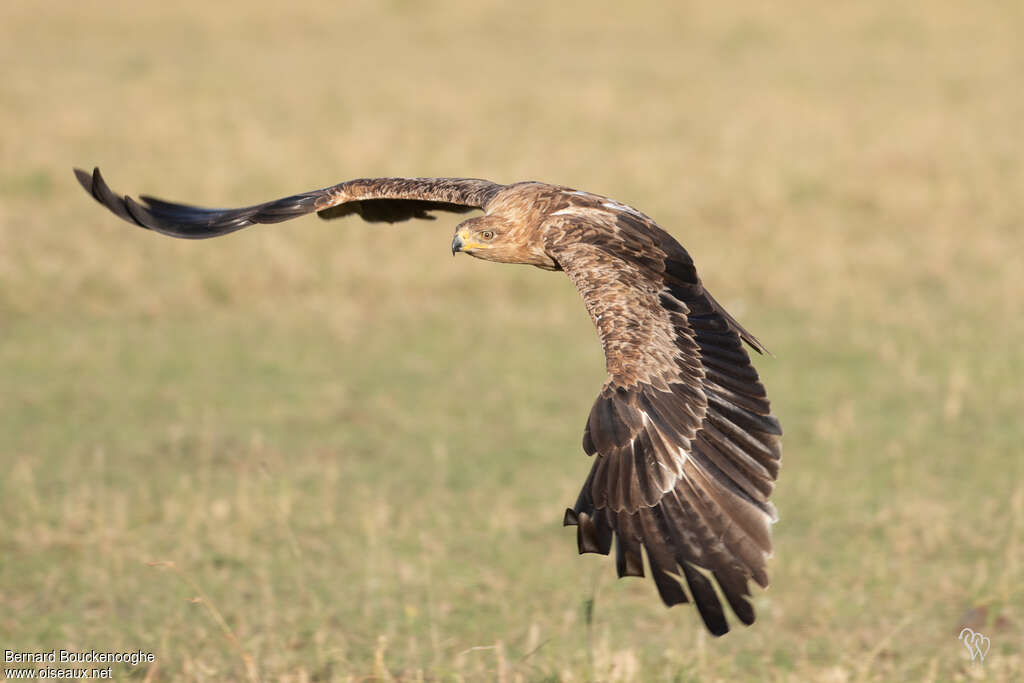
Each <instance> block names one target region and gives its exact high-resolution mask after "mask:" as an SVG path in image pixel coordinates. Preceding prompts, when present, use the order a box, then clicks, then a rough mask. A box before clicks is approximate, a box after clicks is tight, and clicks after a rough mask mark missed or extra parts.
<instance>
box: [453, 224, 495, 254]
mask: <svg viewBox="0 0 1024 683" xmlns="http://www.w3.org/2000/svg"><path fill="white" fill-rule="evenodd" d="M489 248H490V247H489V246H488V245H486V244H484V243H483V242H474V241H473V240H472V239H470V236H469V230H466V229H465V228H463V229H461V230H459V231H458V232H456V233H455V237H453V238H452V256H455V254H457V253H459V252H460V251H463V252H466V253H469V252H470V251H472V250H473V249H489Z"/></svg>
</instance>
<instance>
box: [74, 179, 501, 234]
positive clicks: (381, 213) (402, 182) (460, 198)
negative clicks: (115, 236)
mask: <svg viewBox="0 0 1024 683" xmlns="http://www.w3.org/2000/svg"><path fill="white" fill-rule="evenodd" d="M75 177H76V178H78V182H79V183H81V184H82V187H84V188H85V191H86V192H88V193H89V194H90V195H92V197H93V198H94V199H95V200H96V201H98V202H99V203H100V204H102V205H103V206H105V207H107V208H108V209H109V210H110V211H111V212H112V213H113V214H114V215H116V216H118V217H120V218H122V219H124V220H126V221H128V222H129V223H134V224H135V225H139V226H141V227H144V228H147V229H149V230H154V231H156V232H160V233H163V234H165V235H170V236H172V237H182V238H186V239H205V238H208V237H217V236H218V235H225V234H227V233H229V232H234V231H235V230H241V229H242V228H247V227H249V226H250V225H254V224H257V223H280V222H281V221H286V220H289V219H291V218H295V217H297V216H303V215H305V214H308V213H313V212H314V211H315V212H317V213H319V215H320V216H321V217H322V218H327V219H329V218H338V217H341V216H347V215H350V214H357V215H359V216H361V217H362V218H363V220H366V221H370V222H380V221H383V222H388V223H395V222H398V221H405V220H409V219H410V218H427V219H432V218H433V216H431V215H430V212H431V211H451V212H455V213H464V212H466V211H472V210H473V209H486V207H487V203H488V202H489V201H490V199H491V198H492V197H493V196H494V195H495V194H496V193H497V192H498V191H499V190H500V189H501V188H502V187H503V186H502V185H498V184H496V183H492V182H490V181H488V180H479V179H476V178H363V179H359V180H350V181H347V182H344V183H340V184H338V185H333V186H331V187H326V188H323V189H321V190H312V191H310V192H303V193H301V194H296V195H292V196H290V197H284V198H283V199H277V200H274V201H271V202H265V203H263V204H256V205H255V206H247V207H243V208H240V209H204V208H200V207H198V206H190V205H188V204H177V203H174V202H168V201H164V200H162V199H156V198H155V197H149V196H146V195H142V196H141V197H140V199H141V202H142V203H139V202H137V201H135V200H134V199H132V198H131V197H129V196H127V195H125V196H120V195H117V194H114V192H112V191H111V189H110V187H108V186H107V183H106V182H105V181H104V180H103V176H102V175H100V170H99V169H98V168H97V169H94V170H93V172H92V173H91V174H90V173H87V172H85V171H83V170H81V169H77V168H76V169H75Z"/></svg>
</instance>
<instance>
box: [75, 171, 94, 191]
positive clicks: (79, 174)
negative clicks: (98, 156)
mask: <svg viewBox="0 0 1024 683" xmlns="http://www.w3.org/2000/svg"><path fill="white" fill-rule="evenodd" d="M74 171H75V178H77V179H78V183H79V184H80V185H81V186H82V187H83V188H84V189H85V191H86V192H88V193H89V194H92V174H91V173H87V172H86V171H83V170H82V169H80V168H76V169H74ZM96 172H97V173H98V172H99V169H98V168H97V169H96Z"/></svg>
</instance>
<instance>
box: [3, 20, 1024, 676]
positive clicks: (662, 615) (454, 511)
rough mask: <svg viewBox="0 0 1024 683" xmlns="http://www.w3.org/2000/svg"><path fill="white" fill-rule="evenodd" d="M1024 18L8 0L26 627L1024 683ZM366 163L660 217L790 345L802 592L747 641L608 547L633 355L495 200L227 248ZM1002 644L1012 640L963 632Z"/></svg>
mask: <svg viewBox="0 0 1024 683" xmlns="http://www.w3.org/2000/svg"><path fill="white" fill-rule="evenodd" d="M1022 26H1024V9H1022V6H1021V5H1020V4H1019V3H1014V2H996V1H992V2H978V3H971V4H969V5H968V4H963V3H927V4H925V3H900V2H896V3H893V2H881V1H874V0H871V1H868V2H861V3H856V4H845V5H841V6H839V5H835V4H825V5H823V4H821V3H817V2H795V3H787V4H785V5H781V6H774V7H771V8H769V7H768V6H764V7H755V6H754V5H753V4H752V3H750V4H748V3H717V4H714V5H711V4H710V3H707V4H698V3H663V2H636V3H631V4H630V8H629V10H628V11H627V10H624V9H623V5H622V3H618V2H592V3H588V4H587V5H585V6H575V7H574V6H572V5H570V4H568V3H550V2H533V1H532V0H524V1H523V2H518V3H515V5H514V6H513V5H509V4H507V3H498V2H489V1H485V0H477V1H475V2H449V3H442V2H422V3H420V2H409V1H400V0H394V1H391V2H370V1H364V2H321V3H316V2H303V1H295V2H290V3H280V2H266V1H264V0H250V1H249V2H245V3H236V2H225V3H210V2H202V3H200V2H181V3H164V4H157V3H140V2H112V1H108V2H104V3H100V4H94V3H76V2H65V1H58V2H53V3H45V4H43V3H38V2H25V1H22V0H7V2H5V3H4V4H3V7H2V9H0V56H2V60H3V64H4V65H5V67H4V69H3V77H2V78H0V125H2V129H3V131H4V132H3V134H2V138H0V140H2V142H0V517H2V520H3V524H2V526H0V558H2V559H0V642H2V643H3V645H4V647H5V648H14V649H17V650H30V651H33V650H34V651H38V650H49V649H52V648H58V649H59V648H64V649H71V650H88V649H91V648H95V649H97V650H136V649H142V650H145V651H150V652H153V653H154V655H155V657H156V662H155V663H154V664H153V665H149V666H140V667H136V668H130V667H122V668H120V669H118V670H117V671H115V675H116V676H118V677H121V678H128V679H135V678H137V679H139V680H143V679H144V680H147V681H164V680H166V681H170V680H186V681H218V680H250V681H252V680H282V681H314V680H315V681H335V680H338V681H341V680H364V679H375V680H388V679H390V678H395V679H404V680H488V679H498V680H509V681H512V680H552V681H554V680H566V681H584V680H604V681H652V680H677V681H691V680H694V681H696V680H722V681H732V680H744V679H746V680H779V681H836V682H841V681H859V680H865V681H895V680H932V681H940V680H941V681H945V680H1021V679H1022V677H1024V654H1022V646H1024V567H1022V560H1024V552H1022V548H1021V536H1022V533H1024V477H1022V475H1024V466H1022V457H1021V441H1022V439H1024V421H1022V420H1021V419H1020V408H1021V404H1022V401H1024V390H1022V386H1021V376H1022V372H1024V348H1022V345H1021V342H1020V338H1021V336H1022V334H1024V323H1022V320H1024V315H1022V314H1024V300H1022V296H1021V288H1022V285H1021V281H1022V276H1024V269H1022V267H1021V253H1022V247H1024V237H1022V234H1024V232H1022V215H1024V172H1022V150H1024V144H1022V143H1024V139H1022V137H1024V136H1022V133H1021V122H1022V121H1024V89H1022V87H1021V86H1022V75H1024V42H1022V41H1021V28H1022ZM93 165H99V166H100V167H101V168H102V169H103V170H104V173H105V175H106V177H107V179H108V181H109V182H110V183H111V185H112V187H113V188H114V189H115V190H116V191H120V192H130V193H149V194H153V195H156V196H159V197H164V198H167V199H172V200H184V201H190V202H194V203H198V204H201V205H210V206H240V205H245V204H251V203H257V202H261V201H265V200H268V199H271V198H275V197H279V196H284V195H287V194H292V193H295V192H299V191H304V190H308V189H312V188H316V187H322V186H326V185H330V184H333V183H335V182H338V181H341V180H345V179H349V178H354V177H362V176H377V175H400V176H401V175H411V176H435V175H436V176H446V175H454V176H477V177H484V178H489V179H493V180H496V181H499V182H512V181H517V180H526V179H536V180H544V181H549V182H554V183H559V184H565V185H570V186H574V187H579V188H583V189H586V190H589V191H592V192H597V193H600V194H605V195H610V196H613V197H615V198H616V199H619V200H621V201H624V202H627V203H629V204H632V205H634V206H637V207H639V208H640V209H641V210H643V211H644V212H646V213H647V214H649V215H651V216H652V217H654V218H655V219H656V220H657V221H658V222H659V223H660V224H661V225H662V226H664V227H665V228H666V229H667V230H669V231H670V232H671V233H672V234H673V235H675V236H676V237H677V238H678V239H679V240H680V242H682V243H683V244H684V245H685V246H686V247H687V248H688V249H689V250H690V252H691V254H692V255H693V257H694V259H695V260H696V262H697V265H698V267H699V268H700V272H701V274H702V275H703V278H704V281H705V283H706V284H707V286H708V288H709V289H710V290H711V291H712V292H714V294H715V296H716V297H717V298H718V299H719V300H720V301H722V302H723V303H724V304H725V305H726V307H727V308H728V309H729V310H730V311H731V312H732V313H733V314H734V315H735V316H736V317H737V318H739V319H740V320H741V321H742V322H743V323H744V325H745V326H746V327H748V328H749V329H750V330H751V331H752V332H754V333H755V334H756V335H757V336H758V337H759V338H760V339H761V340H762V341H763V342H764V343H765V344H766V345H767V346H768V348H769V349H771V350H772V352H773V353H774V357H764V358H758V359H757V360H756V362H757V366H758V368H759V370H760V371H761V373H762V376H763V378H764V381H765V384H766V386H767V387H768V390H769V395H770V397H771V398H772V400H773V407H774V409H775V412H776V414H777V415H778V416H779V417H780V419H781V421H782V424H783V427H784V429H785V432H786V436H785V439H784V442H783V443H784V460H783V469H782V473H781V478H780V481H779V485H778V489H777V491H776V495H775V501H776V503H777V506H778V508H779V511H780V521H779V523H778V524H777V525H776V526H775V537H776V553H775V558H774V559H773V561H772V563H771V566H770V569H771V575H772V586H771V587H770V588H769V589H768V590H767V591H755V592H754V602H755V606H756V609H757V613H758V621H757V623H756V624H755V625H754V626H753V627H751V628H742V627H740V628H738V629H734V631H733V632H732V633H730V634H729V635H727V636H726V637H724V638H721V639H712V638H710V637H708V635H707V634H706V633H705V632H704V629H703V627H702V626H701V624H700V620H699V618H698V617H697V615H696V613H695V612H694V611H693V610H692V609H691V608H689V607H678V608H675V609H672V610H666V609H665V608H664V607H662V605H661V603H660V601H659V599H658V597H657V594H656V591H655V589H654V587H653V585H651V582H650V580H649V579H644V580H628V581H618V580H616V579H615V570H614V566H613V561H612V560H610V559H609V558H604V557H597V556H591V555H588V556H584V557H578V556H577V554H576V548H575V532H574V530H573V529H563V528H562V527H561V519H562V511H563V510H564V508H565V507H566V506H567V505H569V504H571V503H572V502H573V501H574V500H575V498H576V495H577V493H578V491H579V487H580V485H581V484H582V481H583V479H584V477H585V476H586V473H587V471H588V470H589V467H590V462H589V461H588V459H587V458H586V457H585V456H584V454H583V452H582V450H581V447H580V438H581V434H582V430H583V425H584V422H585V419H586V416H587V413H588V411H589V408H590V405H591V403H592V401H593V399H594V397H595V395H596V393H597V391H598V389H599V387H600V385H601V383H602V381H603V378H604V371H603V360H602V358H601V353H600V345H599V344H598V341H597V338H596V334H595V333H594V331H593V329H592V326H591V323H590V321H589V319H588V318H587V315H586V313H585V311H584V308H583V306H582V304H581V303H580V301H579V298H578V295H577V293H576V292H575V290H574V288H573V287H572V285H571V284H570V283H569V281H568V279H567V278H565V277H563V276H561V275H559V274H551V273H544V272H541V271H539V270H535V269H531V268H523V267H511V266H497V265H494V264H488V263H484V262H480V261H475V260H473V259H470V258H464V257H463V258H455V259H453V258H452V257H451V256H450V254H449V243H450V235H451V232H452V230H453V228H454V225H455V224H456V222H457V221H458V220H459V219H458V218H453V217H442V218H440V219H439V220H438V221H436V222H419V223H406V224H400V225H397V226H387V225H384V226H371V225H367V224H363V223H361V222H359V221H358V220H357V219H347V220H344V221H333V222H330V223H328V222H324V221H319V220H317V219H316V218H313V217H310V218H306V219H303V220H298V221H295V222H292V223H287V224H282V225H277V226H266V227H259V228H255V229H251V230H247V231H244V232H242V233H238V234H234V235H231V236H228V237H225V238H222V239H218V240H212V241H208V242H185V241H176V240H171V239H167V238H164V237H162V236H159V235H156V234H153V233H148V232H146V231H143V230H138V229H135V228H133V227H131V226H129V225H127V224H125V223H123V222H120V221H119V220H117V219H116V218H115V217H113V216H112V215H110V214H109V213H107V212H106V211H105V210H103V209H101V207H99V206H98V205H97V204H95V203H94V202H93V201H92V200H91V199H90V198H89V197H87V196H86V195H85V194H84V193H83V192H82V191H81V189H80V188H79V186H78V184H77V183H76V182H75V180H74V178H73V176H72V173H71V168H72V166H82V167H85V168H90V169H91V167H92V166H93ZM965 626H967V627H970V628H972V629H974V630H976V631H978V632H981V633H983V634H984V635H986V636H988V637H990V639H991V650H990V651H989V652H988V654H987V656H986V657H985V659H984V662H983V663H982V662H974V663H973V664H972V662H971V660H970V657H969V655H968V651H967V649H966V648H965V647H964V645H963V643H962V642H960V641H958V639H957V635H958V633H960V630H961V629H962V628H964V627H965Z"/></svg>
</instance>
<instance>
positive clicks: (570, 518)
mask: <svg viewBox="0 0 1024 683" xmlns="http://www.w3.org/2000/svg"><path fill="white" fill-rule="evenodd" d="M579 523H580V518H579V515H577V514H576V511H575V510H573V509H572V508H565V516H564V517H562V526H577V525H578V524H579Z"/></svg>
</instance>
